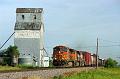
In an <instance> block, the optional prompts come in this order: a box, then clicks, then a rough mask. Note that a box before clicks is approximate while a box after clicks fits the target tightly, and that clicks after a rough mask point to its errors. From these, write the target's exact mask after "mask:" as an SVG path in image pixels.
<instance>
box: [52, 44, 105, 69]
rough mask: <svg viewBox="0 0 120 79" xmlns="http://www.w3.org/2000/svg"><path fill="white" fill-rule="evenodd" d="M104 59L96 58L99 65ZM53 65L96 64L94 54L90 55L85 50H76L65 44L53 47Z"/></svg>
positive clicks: (101, 64)
mask: <svg viewBox="0 0 120 79" xmlns="http://www.w3.org/2000/svg"><path fill="white" fill-rule="evenodd" d="M104 63H105V62H104V60H102V59H99V58H98V64H99V66H103V65H104ZM53 65H54V66H67V67H74V66H96V54H93V55H91V53H89V52H87V51H78V50H75V49H72V48H69V47H66V46H55V47H54V48H53Z"/></svg>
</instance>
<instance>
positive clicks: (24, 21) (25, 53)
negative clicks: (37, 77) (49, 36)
mask: <svg viewBox="0 0 120 79" xmlns="http://www.w3.org/2000/svg"><path fill="white" fill-rule="evenodd" d="M42 14H43V8H17V9H16V23H15V28H14V31H15V38H14V44H15V45H16V46H17V47H18V50H19V52H20V58H23V57H24V60H25V58H26V60H25V62H26V61H27V63H32V65H36V66H39V67H43V58H44V23H43V16H42ZM27 58H32V59H31V61H29V60H27ZM24 60H23V61H24ZM36 63H37V64H36Z"/></svg>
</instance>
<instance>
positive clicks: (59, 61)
mask: <svg viewBox="0 0 120 79" xmlns="http://www.w3.org/2000/svg"><path fill="white" fill-rule="evenodd" d="M78 52H79V51H76V50H74V49H71V48H68V47H65V46H56V47H54V48H53V65H54V66H79V65H80V55H79V54H78Z"/></svg>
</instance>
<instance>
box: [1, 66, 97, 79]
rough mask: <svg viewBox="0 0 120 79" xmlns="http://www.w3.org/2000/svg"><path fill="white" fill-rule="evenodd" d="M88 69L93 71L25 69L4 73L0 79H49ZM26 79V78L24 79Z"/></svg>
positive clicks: (82, 68) (61, 68) (75, 68)
mask: <svg viewBox="0 0 120 79" xmlns="http://www.w3.org/2000/svg"><path fill="white" fill-rule="evenodd" d="M90 69H95V68H93V67H71V68H68V67H67V68H66V67H57V68H55V67H53V68H40V69H27V70H19V71H18V70H17V71H15V70H14V71H4V72H1V73H0V79H24V77H31V76H36V77H40V79H49V78H51V77H54V76H59V75H63V74H64V73H69V72H81V71H86V70H90ZM26 79H28V78H26Z"/></svg>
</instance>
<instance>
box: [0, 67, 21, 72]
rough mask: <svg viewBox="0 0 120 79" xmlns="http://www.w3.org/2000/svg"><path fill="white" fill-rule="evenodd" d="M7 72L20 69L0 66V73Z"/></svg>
mask: <svg viewBox="0 0 120 79" xmlns="http://www.w3.org/2000/svg"><path fill="white" fill-rule="evenodd" d="M7 70H21V68H19V67H11V66H0V71H7Z"/></svg>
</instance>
